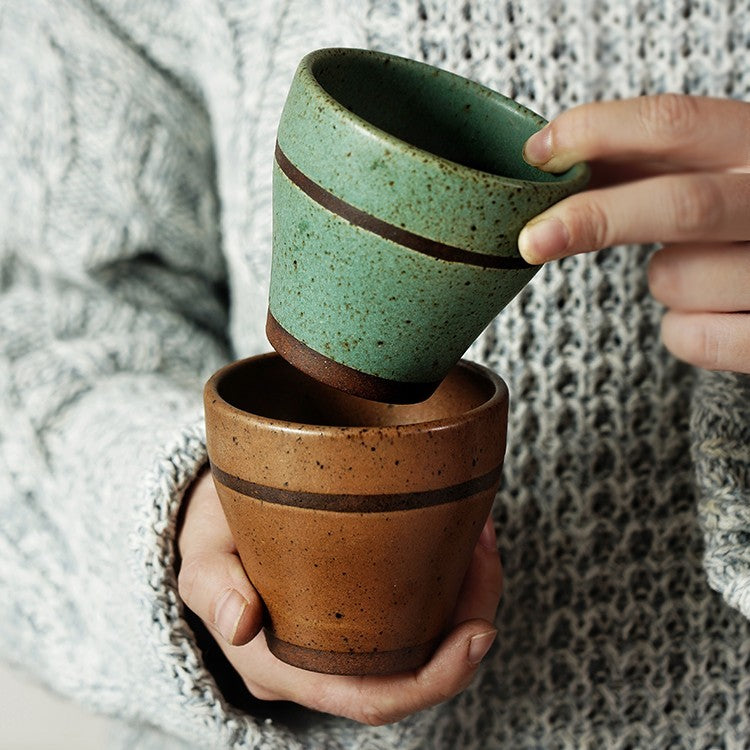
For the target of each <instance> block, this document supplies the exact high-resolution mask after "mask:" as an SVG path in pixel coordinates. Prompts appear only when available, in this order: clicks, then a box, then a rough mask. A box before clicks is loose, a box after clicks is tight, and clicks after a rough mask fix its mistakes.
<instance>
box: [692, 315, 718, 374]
mask: <svg viewBox="0 0 750 750" xmlns="http://www.w3.org/2000/svg"><path fill="white" fill-rule="evenodd" d="M721 349H722V347H721V337H720V336H719V335H718V332H717V331H716V330H715V328H714V327H713V326H708V325H701V326H699V327H698V346H697V354H698V359H699V362H700V365H701V366H702V367H705V368H707V369H709V370H713V369H716V368H718V367H719V365H720V364H721V355H722V352H721Z"/></svg>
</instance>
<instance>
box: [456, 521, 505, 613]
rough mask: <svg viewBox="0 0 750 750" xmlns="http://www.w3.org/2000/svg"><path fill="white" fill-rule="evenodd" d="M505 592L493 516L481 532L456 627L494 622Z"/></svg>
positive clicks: (465, 583)
mask: <svg viewBox="0 0 750 750" xmlns="http://www.w3.org/2000/svg"><path fill="white" fill-rule="evenodd" d="M502 590H503V569H502V566H501V565H500V553H499V552H498V549H497V537H496V536H495V524H494V522H493V520H492V516H491V515H490V516H489V517H488V518H487V522H486V523H485V525H484V528H483V529H482V534H481V536H480V537H479V542H478V543H477V545H476V547H475V548H474V554H473V556H472V559H471V563H470V565H469V570H468V571H467V573H466V576H465V578H464V583H463V586H462V587H461V593H460V594H459V598H458V603H457V604H456V611H455V612H454V615H453V624H454V625H458V624H459V623H461V622H464V621H465V620H470V619H472V618H481V619H482V620H486V621H487V622H494V620H495V614H496V613H497V606H498V604H499V603H500V595H501V594H502Z"/></svg>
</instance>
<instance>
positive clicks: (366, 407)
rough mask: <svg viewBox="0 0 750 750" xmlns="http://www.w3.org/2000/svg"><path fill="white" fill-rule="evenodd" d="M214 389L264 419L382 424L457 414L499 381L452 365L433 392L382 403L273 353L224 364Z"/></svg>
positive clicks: (489, 392)
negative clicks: (321, 379)
mask: <svg viewBox="0 0 750 750" xmlns="http://www.w3.org/2000/svg"><path fill="white" fill-rule="evenodd" d="M216 390H217V393H218V395H219V396H220V397H221V398H222V399H223V400H224V401H226V402H227V403H228V404H230V405H231V406H233V407H234V408H235V409H240V410H241V411H245V412H249V413H251V414H255V415H258V416H261V417H265V418H268V419H274V420H280V421H284V422H296V423H299V424H306V425H317V426H335V427H384V426H391V425H407V424H417V423H421V422H431V421H433V420H456V419H459V418H460V417H461V416H462V415H464V414H466V413H468V412H470V411H472V410H473V409H476V408H478V407H480V406H481V405H482V404H484V403H486V402H487V401H489V400H490V399H492V398H493V396H495V394H496V392H497V385H496V384H495V382H494V381H493V380H492V379H491V378H490V377H489V376H488V375H485V374H484V373H483V372H482V371H481V370H479V369H475V368H473V367H471V366H469V365H466V364H459V365H458V366H456V367H454V368H453V370H452V371H451V372H450V373H449V375H448V376H447V377H446V379H445V380H444V381H443V383H442V384H441V385H440V386H439V387H438V389H437V390H436V391H435V393H434V394H433V395H432V396H431V397H430V398H429V399H427V400H426V401H422V402H421V403H418V404H398V405H394V404H382V403H378V402H375V401H368V400H367V399H363V398H358V397H357V396H351V395H349V394H347V393H342V392H341V391H338V390H336V389H335V388H331V387H330V386H327V385H325V384H323V383H319V382H318V381H317V380H314V379H313V378H311V377H309V376H307V375H305V374H304V373H302V372H300V371H299V370H297V369H296V368H294V367H292V366H291V365H290V364H288V363H287V362H286V360H284V359H282V358H281V357H279V356H277V355H266V356H263V357H257V358H253V359H249V360H244V361H242V362H239V363H236V364H235V365H233V366H231V367H229V368H227V369H226V370H224V371H223V373H222V374H221V375H220V377H218V378H217V380H216Z"/></svg>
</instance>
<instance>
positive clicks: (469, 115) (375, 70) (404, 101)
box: [311, 50, 569, 182]
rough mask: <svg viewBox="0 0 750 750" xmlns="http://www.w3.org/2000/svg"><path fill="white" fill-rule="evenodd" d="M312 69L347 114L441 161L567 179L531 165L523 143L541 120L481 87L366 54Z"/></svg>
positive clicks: (332, 57)
mask: <svg viewBox="0 0 750 750" xmlns="http://www.w3.org/2000/svg"><path fill="white" fill-rule="evenodd" d="M311 72H312V74H313V76H314V77H315V79H316V81H317V82H318V83H319V85H320V86H321V87H322V88H323V89H324V90H325V91H326V92H327V93H328V94H329V95H330V96H332V97H333V98H334V99H335V100H336V101H337V102H338V103H339V104H341V105H342V106H343V107H345V108H346V109H347V110H349V111H350V112H353V113H354V114H355V115H357V116H358V117H361V118H362V119H364V120H366V121H367V122H369V123H371V124H372V125H375V126H376V127H378V128H380V129H381V130H383V131H385V132H386V133H388V134H390V135H392V136H394V137H395V138H398V139H399V140H401V141H405V142H406V143H409V144H411V145H412V146H416V147H417V148H419V149H422V150H424V151H428V152H429V153H432V154H435V155H436V156H440V157H442V158H444V159H448V160H450V161H452V162H456V163H458V164H461V165H463V166H465V167H470V168H472V169H478V170H481V171H483V172H489V173H491V174H495V175H499V176H501V177H507V178H511V179H516V180H533V181H535V182H557V181H560V180H564V179H567V178H568V177H569V175H568V174H567V173H566V174H565V175H552V174H548V173H545V172H542V171H541V170H538V169H535V168H534V167H531V166H529V165H528V164H526V162H525V161H524V160H523V158H522V156H521V153H522V150H523V144H524V142H525V141H526V139H527V138H528V137H529V136H530V135H532V133H534V132H535V131H536V130H538V129H539V128H540V127H541V124H542V123H543V121H542V120H541V119H540V118H537V117H536V116H535V115H533V114H532V113H530V112H529V113H528V115H525V114H523V113H522V110H521V108H520V106H519V105H516V104H515V103H513V102H511V101H510V100H508V99H506V98H505V97H503V96H501V95H499V94H497V93H495V92H493V91H490V90H489V89H487V88H485V87H483V86H480V85H479V84H477V83H474V82H471V81H467V80H465V79H462V78H459V77H457V76H454V75H452V74H450V73H448V72H446V71H442V70H437V69H435V68H432V67H429V66H427V65H424V64H421V63H418V62H415V61H412V60H404V59H402V58H390V57H388V56H384V55H380V54H370V53H365V52H363V51H361V50H336V51H332V52H331V53H330V54H322V55H320V56H318V57H316V58H315V59H314V61H313V63H312V67H311ZM498 123H503V124H504V127H498Z"/></svg>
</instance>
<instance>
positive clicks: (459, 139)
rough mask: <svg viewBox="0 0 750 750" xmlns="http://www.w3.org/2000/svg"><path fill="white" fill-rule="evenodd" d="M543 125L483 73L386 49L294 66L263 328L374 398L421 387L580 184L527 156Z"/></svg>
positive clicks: (581, 177) (319, 57)
mask: <svg viewBox="0 0 750 750" xmlns="http://www.w3.org/2000/svg"><path fill="white" fill-rule="evenodd" d="M544 124H545V121H544V120H543V119H542V118H541V117H539V116H538V115H536V114H534V113H533V112H531V111H530V110H528V109H526V108H525V107H523V106H521V105H520V104H518V103H517V102H514V101H512V100H510V99H508V98H506V97H504V96H502V95H501V94H499V93H497V92H495V91H492V90H490V89H488V88H485V87H484V86H481V85H480V84H478V83H475V82H473V81H470V80H468V79H465V78H461V77H459V76H456V75H453V74H451V73H449V72H447V71H444V70H440V69H437V68H434V67H431V66H428V65H425V64H423V63H420V62H417V61H414V60H408V59H405V58H400V57H395V56H393V55H388V54H385V53H381V52H372V51H366V50H356V49H324V50H318V51H316V52H313V53H311V54H309V55H307V56H306V57H305V58H304V59H303V60H302V61H301V63H300V65H299V67H298V69H297V72H296V74H295V77H294V79H293V81H292V85H291V88H290V91H289V94H288V96H287V100H286V104H285V106H284V111H283V114H282V116H281V120H280V123H279V129H278V142H277V145H276V151H275V159H274V178H273V180H274V187H273V190H274V200H273V220H274V229H273V261H272V269H271V284H270V295H269V316H268V324H267V329H266V330H267V334H268V338H269V341H270V342H271V344H272V345H273V346H274V348H275V349H277V351H278V352H279V353H280V354H281V355H282V356H283V357H285V358H286V359H287V360H288V361H289V362H291V363H292V364H294V365H295V367H298V368H300V369H302V370H303V371H305V372H306V373H308V374H310V375H311V376H313V377H314V378H317V379H319V380H321V381H323V382H326V383H328V384H330V385H332V386H334V387H336V388H339V389H341V390H344V391H346V392H349V393H353V394H355V395H358V396H362V397H365V398H370V399H376V400H381V401H386V402H393V403H410V402H415V401H418V400H420V399H424V398H427V397H428V396H429V394H430V393H432V391H434V389H435V387H436V386H437V384H438V383H440V381H441V380H442V379H443V378H444V377H445V375H446V373H447V372H448V371H449V370H450V368H451V367H452V366H453V365H454V364H455V363H456V362H457V361H458V360H459V359H460V357H461V356H462V354H463V353H464V351H465V350H466V349H467V348H468V346H469V345H470V344H471V343H472V341H473V340H474V339H475V338H476V337H477V336H478V335H479V333H481V331H482V330H483V329H484V327H485V326H486V325H487V324H488V323H489V322H490V320H491V319H492V318H493V317H494V316H495V315H496V314H497V313H498V312H499V311H500V310H501V309H502V308H503V307H504V306H505V305H507V304H508V302H509V301H510V300H511V299H512V298H513V297H514V296H515V295H516V294H517V293H518V291H520V289H522V288H523V286H524V285H525V284H526V283H527V282H528V281H529V280H530V279H531V278H532V276H533V275H534V273H535V272H536V270H537V269H536V267H531V266H528V265H527V264H526V263H525V262H524V261H523V259H522V258H521V257H520V255H519V254H518V250H517V246H516V244H517V239H518V234H519V232H520V230H521V228H522V227H523V226H524V224H525V223H526V222H527V221H528V220H529V219H531V218H532V217H533V216H535V215H537V214H538V213H540V212H541V211H543V210H544V209H545V208H547V207H548V206H550V205H551V204H553V203H555V202H556V201H559V200H561V199H562V198H564V197H565V196H567V195H570V194H571V193H573V192H575V191H577V190H580V189H581V188H582V187H583V186H584V185H585V183H586V181H587V179H588V169H587V167H586V166H585V165H583V164H579V165H576V166H575V167H573V168H572V169H571V170H569V171H568V172H566V173H565V174H562V175H550V174H547V173H545V172H542V171H540V170H538V169H536V168H534V167H531V166H529V165H528V164H526V162H525V161H524V160H523V157H522V150H523V144H524V142H525V141H526V139H527V138H528V137H529V136H530V135H531V134H532V133H534V132H535V131H537V130H539V129H540V128H541V127H543V125H544Z"/></svg>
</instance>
